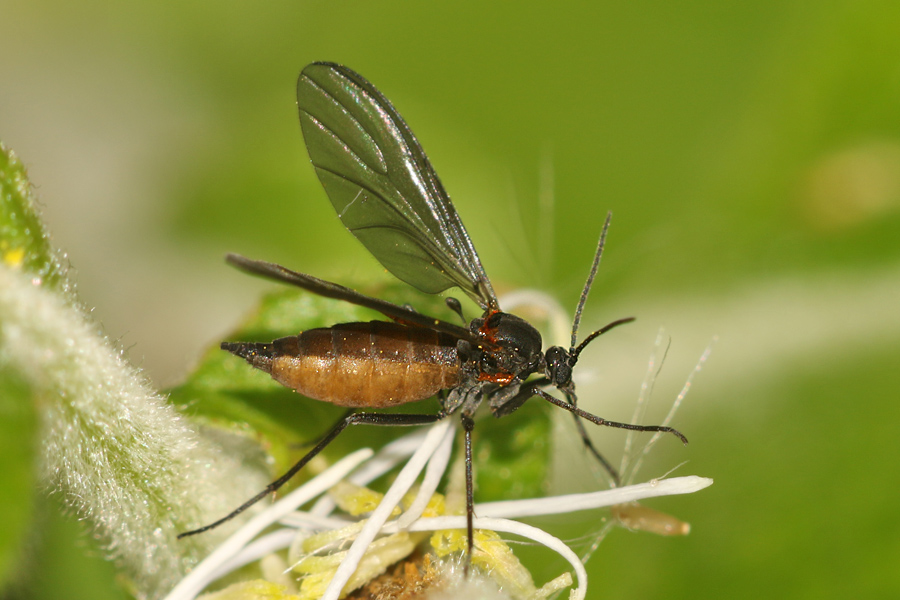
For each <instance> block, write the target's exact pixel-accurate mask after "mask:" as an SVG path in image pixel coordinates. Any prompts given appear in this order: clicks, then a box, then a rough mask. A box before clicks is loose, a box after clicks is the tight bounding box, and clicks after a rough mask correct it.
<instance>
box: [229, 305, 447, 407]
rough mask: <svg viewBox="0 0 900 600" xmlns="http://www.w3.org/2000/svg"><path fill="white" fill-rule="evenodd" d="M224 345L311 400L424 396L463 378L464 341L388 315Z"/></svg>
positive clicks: (391, 402) (377, 403) (359, 402)
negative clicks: (460, 347)
mask: <svg viewBox="0 0 900 600" xmlns="http://www.w3.org/2000/svg"><path fill="white" fill-rule="evenodd" d="M222 348H223V349H225V350H229V351H230V352H233V353H234V354H237V355H238V356H241V357H243V358H245V359H246V360H247V362H249V363H250V364H252V365H253V366H254V367H256V368H258V369H261V370H263V371H266V372H267V373H270V374H271V375H272V378H273V379H275V380H276V381H278V382H279V383H281V384H282V385H285V386H287V387H289V388H292V389H294V390H297V391H298V392H299V393H301V394H303V395H304V396H307V397H309V398H315V399H316V400H322V401H324V402H330V403H332V404H336V405H338V406H348V407H353V408H364V407H366V408H384V407H388V406H396V405H398V404H405V403H407V402H414V401H416V400H423V399H425V398H429V397H431V396H433V395H435V394H436V393H437V392H439V391H440V390H443V389H448V388H452V387H454V386H456V385H457V383H458V380H459V360H458V358H457V354H456V339H455V338H453V337H451V336H448V335H445V334H442V333H439V332H436V331H432V330H430V329H424V328H422V327H407V326H406V325H401V324H398V323H393V322H388V321H370V322H368V323H345V324H341V325H335V326H334V327H328V328H322V329H310V330H308V331H304V332H302V333H301V334H300V335H294V336H289V337H284V338H280V339H277V340H275V341H274V342H272V343H271V344H256V343H228V342H226V343H223V344H222Z"/></svg>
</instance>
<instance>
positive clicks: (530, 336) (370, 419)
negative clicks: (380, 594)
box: [179, 62, 687, 556]
mask: <svg viewBox="0 0 900 600" xmlns="http://www.w3.org/2000/svg"><path fill="white" fill-rule="evenodd" d="M297 104H298V106H299V109H300V125H301V127H302V130H303V137H304V139H305V141H306V148H307V150H308V152H309V157H310V159H311V161H312V164H313V166H314V167H315V170H316V174H317V175H318V177H319V181H320V182H321V183H322V186H323V187H324V188H325V191H326V193H327V195H328V198H329V199H330V200H331V203H332V205H334V209H335V211H336V212H337V215H338V217H339V218H340V219H341V221H342V222H343V224H344V226H346V227H347V229H349V230H350V232H351V233H353V235H355V236H356V238H357V239H358V240H359V241H360V242H362V244H363V245H364V246H365V247H366V248H367V249H368V250H369V252H370V253H372V255H373V256H374V257H375V258H376V259H378V261H379V262H381V264H382V265H384V267H385V268H386V269H387V270H388V271H390V272H391V273H393V274H394V275H395V276H397V277H398V278H399V279H401V280H403V281H405V282H406V283H408V284H410V285H412V286H413V287H415V288H417V289H419V290H421V291H423V292H426V293H429V294H437V293H439V292H442V291H444V290H446V289H448V288H451V287H458V288H460V289H461V290H462V291H463V292H465V293H466V295H468V296H469V297H470V298H471V299H472V300H474V301H475V302H476V303H477V304H478V305H479V306H480V307H481V309H482V311H483V313H482V315H481V316H480V317H478V318H476V319H473V320H472V321H471V322H470V323H469V324H468V326H467V327H460V326H458V325H454V324H452V323H449V322H446V321H442V320H440V319H435V318H433V317H429V316H426V315H423V314H420V313H418V312H416V311H415V310H413V309H412V308H409V307H406V306H399V305H396V304H393V303H390V302H386V301H384V300H379V299H377V298H372V297H370V296H366V295H364V294H360V293H359V292H356V291H354V290H351V289H349V288H346V287H343V286H341V285H338V284H336V283H331V282H328V281H324V280H321V279H318V278H316V277H312V276H311V275H305V274H303V273H297V272H295V271H291V270H289V269H286V268H285V267H282V266H279V265H276V264H273V263H268V262H263V261H257V260H251V259H248V258H244V257H242V256H238V255H235V254H230V255H228V258H227V260H228V262H229V263H231V264H232V265H234V266H235V267H237V268H239V269H241V270H243V271H246V272H248V273H251V274H254V275H260V276H263V277H267V278H269V279H274V280H277V281H280V282H282V283H287V284H290V285H294V286H297V287H300V288H303V289H305V290H307V291H310V292H313V293H314V294H318V295H320V296H324V297H326V298H333V299H336V300H343V301H345V302H350V303H352V304H356V305H358V306H363V307H366V308H370V309H374V310H376V311H378V312H380V313H381V314H383V315H384V316H385V317H387V318H388V319H389V320H386V321H371V322H368V323H345V324H340V325H335V326H333V327H326V328H320V329H311V330H308V331H304V332H302V333H300V334H299V335H294V336H289V337H284V338H280V339H277V340H275V341H273V342H271V343H249V342H223V343H222V349H224V350H228V351H229V352H232V353H234V354H235V355H237V356H240V357H241V358H243V359H245V360H246V361H247V362H248V363H250V364H251V365H252V366H254V367H256V368H257V369H261V370H263V371H265V372H267V373H269V374H271V376H272V377H273V378H274V379H275V380H276V381H278V382H279V383H281V384H283V385H285V386H287V387H289V388H292V389H294V390H296V391H298V392H300V393H301V394H303V395H304V396H307V397H309V398H313V399H316V400H320V401H323V402H330V403H332V404H336V405H339V406H346V407H350V408H353V409H371V408H384V407H387V406H395V405H400V404H406V403H409V402H415V401H418V400H424V399H426V398H430V397H432V396H435V395H437V396H438V398H439V399H440V405H441V409H440V411H438V412H437V413H436V414H412V413H411V414H383V413H376V412H354V413H352V414H350V415H349V416H347V417H346V418H344V419H343V420H342V421H340V422H339V423H338V424H337V425H336V426H335V427H334V428H333V429H332V430H331V431H330V432H329V433H328V434H327V435H326V436H325V437H324V438H322V440H320V441H319V442H318V444H316V446H315V447H314V448H313V449H312V450H310V451H309V452H308V453H307V454H306V456H304V457H303V458H301V459H300V461H298V462H297V463H296V464H295V465H294V466H293V467H291V468H290V470H288V471H287V472H286V473H285V474H284V475H283V476H281V477H280V478H278V479H277V480H275V481H273V482H272V483H271V484H269V485H268V486H267V487H266V488H265V489H264V490H263V491H261V492H260V493H259V494H257V495H256V496H254V497H253V498H251V499H250V500H248V501H247V502H245V503H244V504H243V505H241V506H240V507H238V508H237V509H235V510H234V511H232V512H231V513H230V514H228V515H227V516H225V517H223V518H222V519H219V520H218V521H216V522H214V523H211V524H209V525H206V526H205V527H201V528H199V529H195V530H193V531H188V532H186V533H182V534H181V535H180V536H179V537H180V538H181V537H185V536H189V535H194V534H197V533H201V532H204V531H207V530H209V529H212V528H214V527H216V526H218V525H220V524H221V523H224V522H225V521H228V520H229V519H232V518H234V517H235V516H237V515H238V514H240V513H242V512H243V511H245V510H246V509H248V508H249V507H250V506H252V505H253V504H255V503H256V502H258V501H260V500H261V499H263V498H264V497H266V496H268V495H269V494H271V493H273V492H275V491H276V490H278V489H279V488H281V486H283V485H284V484H285V483H286V482H287V481H288V480H289V479H291V478H292V477H293V476H294V475H295V474H296V473H297V472H298V471H300V469H302V468H303V467H304V466H305V465H306V464H307V463H308V462H309V461H310V460H311V459H312V458H313V457H315V456H316V455H317V454H318V453H319V452H321V451H322V450H323V449H324V448H325V447H326V446H327V445H328V444H329V443H331V442H332V440H334V439H335V438H336V437H337V436H338V435H339V434H340V433H341V432H342V431H343V430H344V429H346V428H347V427H348V426H350V425H359V424H366V425H392V426H398V425H399V426H414V425H426V424H429V423H434V422H437V421H440V420H441V419H444V418H446V417H448V416H451V415H455V414H458V415H459V416H460V419H461V421H462V426H463V431H464V433H465V465H466V517H467V520H468V526H467V532H466V533H467V538H468V552H469V556H471V552H472V539H473V528H472V519H473V516H474V510H473V505H474V499H473V483H472V430H473V428H474V425H475V421H474V416H475V411H476V410H477V409H478V407H479V406H480V405H481V403H482V402H483V401H485V400H487V402H488V405H489V407H490V409H491V412H492V413H493V414H494V416H495V417H502V416H505V415H508V414H510V413H512V412H513V411H515V410H516V409H517V408H519V407H520V406H521V405H522V404H523V403H524V402H525V401H526V400H528V399H529V398H531V397H533V396H537V397H540V398H543V399H544V400H546V401H548V402H550V403H551V404H554V405H556V406H558V407H560V408H562V409H564V410H567V411H569V412H570V413H572V414H573V416H574V417H575V422H576V425H577V428H578V431H579V434H580V435H581V438H582V440H583V442H584V445H585V447H586V448H587V449H588V450H589V451H590V452H591V453H592V454H593V455H594V456H595V457H596V458H597V460H599V461H600V463H601V464H602V465H603V467H604V468H605V469H606V470H607V471H608V472H609V474H610V476H611V477H612V479H613V481H615V482H616V483H618V482H619V476H618V474H617V473H616V471H615V469H614V468H613V467H612V465H610V464H609V462H608V461H607V460H606V459H605V458H603V456H602V455H601V454H600V453H599V452H598V451H597V450H596V449H595V448H594V446H593V444H592V443H591V441H590V438H589V437H588V435H587V432H586V431H585V429H584V426H583V424H582V422H581V420H580V419H585V420H587V421H590V422H592V423H595V424H597V425H605V426H607V427H617V428H620V429H630V430H634V431H659V432H665V433H671V434H673V435H675V436H676V437H678V438H679V439H680V440H681V441H682V442H684V443H685V444H686V443H687V439H686V438H685V437H684V436H683V435H682V434H681V433H679V432H678V431H677V430H675V429H673V428H671V427H664V426H644V425H633V424H630V423H618V422H615V421H607V420H606V419H602V418H600V417H598V416H596V415H593V414H591V413H588V412H585V411H584V410H582V409H580V408H578V403H577V396H576V395H575V384H574V383H573V381H572V370H573V368H574V366H575V364H576V362H577V361H578V357H579V355H580V354H581V352H582V351H583V350H584V348H585V347H586V346H587V345H588V344H589V343H590V342H591V341H593V340H594V339H596V338H597V337H598V336H600V335H602V334H603V333H605V332H607V331H609V330H610V329H612V328H613V327H616V326H618V325H622V324H624V323H628V322H630V321H633V320H634V319H633V318H626V319H619V320H617V321H613V322H612V323H610V324H609V325H607V326H605V327H603V328H601V329H598V330H597V331H594V332H593V333H591V334H590V335H589V336H587V338H585V339H584V340H583V341H582V342H581V343H580V344H579V343H578V341H577V334H578V326H579V322H580V321H581V312H582V309H583V308H584V304H585V302H586V300H587V296H588V293H589V292H590V289H591V285H592V283H593V281H594V276H595V275H596V273H597V268H598V266H599V264H600V257H601V255H602V252H603V245H604V241H605V239H606V232H607V229H608V228H609V221H610V219H609V217H607V219H606V223H605V224H604V226H603V230H602V232H601V234H600V241H599V243H598V245H597V250H596V253H595V254H594V261H593V264H592V266H591V270H590V274H589V276H588V278H587V282H586V283H585V286H584V289H583V291H582V293H581V298H580V300H579V302H578V307H577V309H576V311H575V318H574V321H573V323H572V338H571V344H570V346H569V348H563V347H561V346H552V347H550V348H548V349H547V351H546V352H544V351H542V348H543V343H542V340H541V335H540V333H538V331H537V329H535V328H534V327H533V326H532V325H531V324H530V323H528V322H527V321H525V320H524V319H521V318H520V317H517V316H515V315H512V314H509V313H505V312H503V311H502V310H501V309H500V305H499V302H498V301H497V296H496V295H495V294H494V289H493V287H492V286H491V282H490V280H489V279H488V277H487V275H486V274H485V272H484V268H483V267H482V266H481V260H480V259H479V258H478V253H477V252H476V251H475V247H474V246H473V245H472V241H471V239H470V238H469V234H468V232H467V231H466V229H465V227H464V226H463V223H462V221H461V220H460V218H459V215H458V214H457V212H456V209H455V208H454V206H453V203H452V202H451V201H450V197H449V196H448V195H447V193H446V192H445V191H444V187H443V185H441V181H440V179H438V176H437V174H436V173H435V171H434V169H433V168H432V166H431V163H430V162H429V160H428V158H427V157H426V156H425V152H424V151H423V150H422V147H421V146H420V145H419V142H418V140H417V139H416V137H415V135H413V132H412V130H411V129H410V128H409V126H408V125H407V124H406V121H404V120H403V118H402V117H401V116H400V114H399V113H398V112H397V110H396V109H395V108H394V106H393V105H392V104H391V102H390V101H389V100H388V99H387V98H386V97H385V96H384V95H383V94H382V93H381V92H380V91H378V89H376V88H375V86H374V85H372V84H371V83H369V82H368V81H367V80H366V79H364V78H363V77H362V76H361V75H359V74H358V73H356V72H354V71H352V70H350V69H348V68H347V67H344V66H341V65H337V64H334V63H325V62H320V63H312V64H310V65H309V66H307V67H306V68H305V69H303V72H302V73H301V74H300V79H299V81H298V83H297ZM447 303H448V306H450V308H452V309H453V310H454V311H455V312H457V313H458V314H460V315H461V314H462V312H461V310H460V309H459V302H458V301H456V300H454V299H448V302H447ZM532 376H534V377H532ZM553 387H555V388H556V389H557V390H558V391H559V393H561V394H562V395H563V397H564V398H565V399H564V400H561V399H559V398H556V397H555V396H553V395H551V394H549V393H548V392H547V391H546V388H553Z"/></svg>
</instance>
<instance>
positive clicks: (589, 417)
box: [534, 389, 688, 445]
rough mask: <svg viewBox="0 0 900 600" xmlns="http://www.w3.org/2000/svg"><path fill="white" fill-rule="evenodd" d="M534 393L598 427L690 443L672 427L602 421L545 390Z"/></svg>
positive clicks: (537, 390)
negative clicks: (649, 433) (667, 436)
mask: <svg viewBox="0 0 900 600" xmlns="http://www.w3.org/2000/svg"><path fill="white" fill-rule="evenodd" d="M534 392H535V394H536V395H538V396H540V397H541V398H543V399H544V400H546V401H547V402H549V403H550V404H555V405H556V406H558V407H560V408H564V409H566V410H567V411H569V412H570V413H572V414H575V415H577V416H579V417H581V418H582V419H587V420H588V421H590V422H591V423H595V424H597V425H604V426H606V427H616V428H618V429H630V430H632V431H659V432H661V433H671V434H672V435H674V436H675V437H677V438H678V439H680V440H681V441H682V443H684V444H685V445H687V443H688V440H687V438H686V437H684V435H683V434H682V433H681V432H680V431H678V430H677V429H674V428H672V427H664V426H662V425H634V424H633V423H619V422H617V421H607V420H606V419H602V418H600V417H598V416H597V415H592V414H591V413H589V412H586V411H583V410H581V409H580V408H578V407H577V406H574V405H572V404H570V403H569V402H565V401H563V400H560V399H558V398H554V397H553V396H551V395H550V394H548V393H547V392H545V391H544V390H541V389H536V390H534Z"/></svg>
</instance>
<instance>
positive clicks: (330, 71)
mask: <svg viewBox="0 0 900 600" xmlns="http://www.w3.org/2000/svg"><path fill="white" fill-rule="evenodd" d="M297 104H298V106H299V108H300V125H301V127H302V128H303V137H304V139H305V141H306V148H307V150H308V151H309V157H310V159H311V160H312V163H313V166H314V167H315V169H316V174H317V175H318V176H319V181H321V182H322V186H323V187H324V188H325V191H326V193H327V194H328V197H329V199H330V200H331V203H332V204H333V205H334V208H335V210H336V211H337V213H338V217H340V219H341V221H342V222H343V223H344V226H345V227H347V229H349V230H350V232H351V233H353V235H355V236H356V238H357V239H358V240H359V241H360V242H362V243H363V245H364V246H365V247H366V248H367V249H368V250H369V252H371V253H372V255H373V256H374V257H375V258H376V259H378V261H379V262H381V264H382V265H384V267H385V268H386V269H387V270H389V271H390V272H391V273H393V274H394V275H396V276H397V277H398V278H400V279H401V280H403V281H405V282H406V283H408V284H410V285H412V286H413V287H416V288H418V289H420V290H422V291H423V292H427V293H430V294H435V293H438V292H441V291H443V290H445V289H447V288H449V287H453V286H457V287H459V288H461V289H462V290H463V291H464V292H466V294H468V295H469V296H470V297H471V298H472V299H473V300H474V301H475V302H477V303H478V304H479V305H480V306H481V307H482V308H483V309H485V310H499V306H498V303H497V298H496V296H495V295H494V290H493V288H492V287H491V283H490V281H489V280H488V278H487V275H486V274H485V272H484V267H482V266H481V261H480V260H479V258H478V254H477V253H476V252H475V248H474V246H473V245H472V241H471V240H470V239H469V234H468V233H467V232H466V228H465V227H464V226H463V224H462V221H461V220H460V218H459V215H458V214H457V213H456V209H455V208H454V207H453V204H452V203H451V202H450V198H449V197H448V196H447V193H446V192H445V191H444V188H443V186H442V185H441V182H440V180H439V179H438V176H437V174H436V173H435V172H434V169H433V168H432V166H431V163H430V162H429V161H428V157H426V156H425V152H424V151H423V150H422V147H421V146H420V145H419V142H418V140H416V137H415V135H413V132H412V131H411V130H410V129H409V126H408V125H407V124H406V122H405V121H404V120H403V117H401V116H400V114H399V113H398V112H397V111H396V109H394V107H393V105H391V103H390V101H389V100H388V99H387V98H385V97H384V95H382V93H381V92H379V91H378V90H377V89H376V88H375V86H373V85H372V84H371V83H369V82H368V81H366V79H364V78H363V77H362V76H361V75H359V74H358V73H355V72H354V71H352V70H350V69H348V68H347V67H343V66H341V65H336V64H332V63H313V64H311V65H309V66H307V67H306V68H305V69H303V72H302V73H301V74H300V80H299V81H298V82H297Z"/></svg>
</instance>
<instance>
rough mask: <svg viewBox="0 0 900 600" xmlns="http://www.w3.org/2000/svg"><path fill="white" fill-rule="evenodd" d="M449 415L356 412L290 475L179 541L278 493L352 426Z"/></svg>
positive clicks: (402, 423)
mask: <svg viewBox="0 0 900 600" xmlns="http://www.w3.org/2000/svg"><path fill="white" fill-rule="evenodd" d="M446 416H447V415H446V413H445V412H443V411H441V412H439V413H437V414H435V415H413V414H390V413H388V414H382V413H354V414H352V415H349V416H347V417H346V418H344V419H343V420H342V421H340V422H339V423H338V424H337V425H335V426H334V428H333V429H332V430H331V431H329V432H328V434H327V435H326V436H325V437H324V438H322V439H321V440H320V441H319V443H318V444H316V446H315V447H314V448H313V449H312V450H310V451H309V452H307V453H306V455H305V456H304V457H303V458H301V459H300V460H299V461H297V463H296V464H295V465H294V466H293V467H291V468H290V469H288V471H287V473H285V474H284V475H282V476H281V477H279V478H278V479H276V480H275V481H273V482H272V483H270V484H269V485H267V486H266V488H265V489H264V490H263V491H261V492H260V493H258V494H257V495H255V496H253V497H252V498H250V499H249V500H247V501H246V502H244V503H243V504H241V505H240V506H239V507H237V508H236V509H235V510H233V511H231V512H230V513H229V514H228V515H226V516H224V517H222V518H221V519H219V520H218V521H215V522H214V523H210V524H209V525H205V526H203V527H200V528H199V529H194V530H192V531H186V532H184V533H181V534H179V535H178V539H179V540H180V539H181V538H185V537H188V536H190V535H196V534H198V533H203V532H204V531H209V530H210V529H214V528H216V527H218V526H219V525H221V524H222V523H225V522H226V521H230V520H231V519H233V518H235V517H236V516H238V515H239V514H241V513H242V512H244V511H245V510H247V509H248V508H250V507H251V506H253V505H254V504H256V503H257V502H259V501H260V500H262V499H263V498H265V497H266V496H268V495H269V494H271V493H273V492H276V491H277V490H278V489H279V488H281V486H283V485H284V484H285V483H287V482H288V481H289V480H290V479H291V478H292V477H293V476H294V475H296V474H297V472H298V471H300V469H302V468H303V467H305V466H306V464H307V463H308V462H309V461H311V460H312V459H313V458H315V457H316V455H317V454H319V452H321V451H322V450H324V449H325V447H326V446H328V444H330V443H331V442H333V441H334V438H336V437H337V436H338V434H340V433H341V432H342V431H343V430H344V429H346V428H347V427H348V426H349V425H360V424H363V425H393V426H405V425H428V424H429V423H436V422H437V421H440V420H441V419H443V418H444V417H446Z"/></svg>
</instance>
